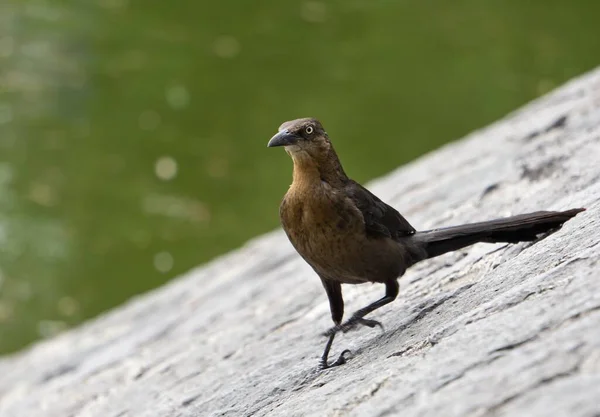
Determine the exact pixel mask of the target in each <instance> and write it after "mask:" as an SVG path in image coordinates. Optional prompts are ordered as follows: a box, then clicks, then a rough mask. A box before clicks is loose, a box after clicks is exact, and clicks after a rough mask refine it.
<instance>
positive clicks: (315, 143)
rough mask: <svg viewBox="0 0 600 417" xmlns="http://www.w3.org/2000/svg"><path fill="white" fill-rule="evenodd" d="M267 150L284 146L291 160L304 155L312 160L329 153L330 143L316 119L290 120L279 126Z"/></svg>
mask: <svg viewBox="0 0 600 417" xmlns="http://www.w3.org/2000/svg"><path fill="white" fill-rule="evenodd" d="M267 146H268V147H269V148H272V147H274V146H284V147H285V150H286V152H287V153H289V154H290V155H291V156H292V158H294V157H295V156H300V155H301V154H306V156H311V157H313V158H316V159H319V158H318V157H319V156H320V155H322V154H326V153H328V152H329V150H330V148H331V143H330V142H329V138H328V137H327V133H326V132H325V129H323V126H322V125H321V123H320V122H319V121H318V120H317V119H313V118H305V119H296V120H290V121H289V122H285V123H283V124H282V125H281V126H279V132H278V133H277V134H276V135H275V136H273V137H272V138H271V140H270V141H269V143H268V145H267Z"/></svg>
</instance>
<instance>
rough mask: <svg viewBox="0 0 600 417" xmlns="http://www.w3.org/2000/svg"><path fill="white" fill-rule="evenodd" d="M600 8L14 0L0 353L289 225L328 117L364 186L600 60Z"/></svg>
mask: <svg viewBox="0 0 600 417" xmlns="http://www.w3.org/2000/svg"><path fill="white" fill-rule="evenodd" d="M598 16H600V2H596V1H584V0H581V1H571V2H568V1H564V0H561V1H555V0H543V1H542V0H539V1H526V0H518V1H517V0H513V1H494V0H489V1H475V0H472V1H466V0H464V1H453V2H449V1H447V0H437V1H433V0H431V1H377V0H359V1H354V0H338V1H329V2H325V1H305V2H295V1H282V0H265V1H260V2H251V1H241V0H239V1H223V2H201V1H191V0H189V1H178V2H166V1H164V0H162V1H156V0H143V1H142V0H131V1H127V0H103V1H96V2H93V1H49V0H48V1H40V0H31V1H22V0H3V1H2V3H1V5H0V353H7V352H11V351H15V350H17V349H19V348H21V347H23V346H25V345H27V344H28V343H30V342H32V341H34V340H36V339H38V338H40V337H47V336H51V335H53V334H56V333H57V332H60V331H61V330H63V329H65V328H67V327H69V326H72V325H74V324H76V323H79V322H81V321H82V320H85V319H86V318H89V317H93V316H94V315H97V314H98V313H100V312H101V311H103V310H106V309H108V308H110V307H113V306H115V305H118V304H120V303H122V302H123V301H125V300H126V299H128V298H129V297H131V296H132V295H134V294H137V293H140V292H143V291H145V290H148V289H150V288H153V287H156V286H159V285H161V284H163V283H165V282H166V281H168V280H169V279H170V278H172V277H174V276H176V275H178V274H180V273H182V272H184V271H186V270H188V269H189V268H191V267H193V266H195V265H198V264H201V263H203V262H206V261H208V260H210V259H211V258H213V257H214V256H216V255H218V254H221V253H223V252H225V251H227V250H229V249H232V248H235V247H236V246H239V245H240V244H242V243H243V242H244V241H245V240H247V239H249V238H251V237H253V236H255V235H258V234H260V233H263V232H266V231H268V230H270V229H273V228H274V227H276V226H277V225H278V219H277V210H278V204H279V200H280V198H281V196H282V195H283V193H284V192H285V190H286V188H287V185H288V184H289V182H290V177H291V164H290V161H289V159H288V158H287V156H286V155H285V154H284V153H283V152H280V150H279V151H278V150H273V149H267V148H266V147H265V146H266V143H267V141H268V139H269V138H270V136H271V135H272V134H273V133H274V132H275V131H276V129H277V127H278V126H279V124H280V123H281V122H283V121H285V120H288V119H292V118H297V117H304V116H316V117H318V118H320V119H321V120H322V121H323V123H324V124H325V126H326V128H327V130H328V132H329V133H330V135H331V137H332V139H333V141H334V143H335V144H336V146H337V149H338V151H339V154H340V156H341V158H342V160H343V162H344V165H345V167H346V170H347V172H348V173H349V174H350V175H352V176H353V177H354V178H355V179H357V180H359V181H366V180H368V179H370V178H373V177H376V176H379V175H381V174H384V173H385V172H387V171H389V170H391V169H393V168H395V167H397V166H399V165H400V164H402V163H404V162H406V161H409V160H410V159H413V158H415V157H416V156H418V155H420V154H422V153H424V152H426V151H427V150H430V149H432V148H435V147H437V146H439V145H440V144H442V143H444V142H447V141H449V140H453V139H456V138H459V137H460V136H462V135H464V134H465V133H467V132H469V131H471V130H473V129H475V128H478V127H481V126H483V125H485V124H487V123H489V122H492V121H494V120H495V119H497V118H498V117H501V116H502V115H504V114H505V113H507V112H509V111H511V110H513V109H514V108H516V107H517V106H519V105H521V104H523V103H525V102H527V101H528V100H530V99H532V98H534V97H536V96H538V95H540V94H542V93H544V92H546V91H548V90H550V89H552V88H553V87H555V86H557V85H559V84H561V83H562V82H564V81H565V80H568V79H569V78H571V77H573V76H575V75H578V74H581V73H583V72H585V71H587V70H589V69H591V68H593V67H595V66H596V65H598V64H600V26H599V25H598Z"/></svg>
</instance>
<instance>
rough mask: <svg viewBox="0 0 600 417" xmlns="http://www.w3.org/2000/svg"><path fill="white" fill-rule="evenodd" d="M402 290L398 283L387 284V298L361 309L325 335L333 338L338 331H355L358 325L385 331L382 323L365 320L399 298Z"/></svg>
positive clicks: (394, 281)
mask: <svg viewBox="0 0 600 417" xmlns="http://www.w3.org/2000/svg"><path fill="white" fill-rule="evenodd" d="M399 290H400V286H399V285H398V281H396V280H393V281H390V282H388V283H386V284H385V296H384V297H383V298H380V299H379V300H377V301H375V302H373V303H371V304H369V305H368V306H366V307H363V308H361V309H360V310H358V311H356V312H355V313H354V314H353V315H352V316H351V317H350V318H349V319H348V320H347V321H346V322H345V323H344V324H342V325H339V326H334V327H332V328H331V329H329V330H328V331H327V332H326V333H325V334H326V335H327V336H331V335H332V334H335V333H337V332H338V331H340V330H341V331H343V332H344V333H345V332H347V331H348V330H352V329H354V328H355V327H356V326H357V325H358V324H362V325H363V326H368V327H375V326H379V327H381V328H382V329H383V326H382V324H381V323H380V322H378V321H376V320H368V319H365V318H364V316H366V315H367V314H369V313H372V312H373V311H375V310H377V309H378V308H380V307H383V306H384V305H386V304H389V303H391V302H392V301H394V300H395V299H396V297H397V296H398V291H399Z"/></svg>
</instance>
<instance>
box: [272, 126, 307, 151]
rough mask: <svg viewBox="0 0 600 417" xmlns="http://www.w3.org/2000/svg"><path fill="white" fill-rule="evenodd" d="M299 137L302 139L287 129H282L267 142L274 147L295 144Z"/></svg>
mask: <svg viewBox="0 0 600 417" xmlns="http://www.w3.org/2000/svg"><path fill="white" fill-rule="evenodd" d="M298 139H300V136H298V135H295V134H293V133H290V132H289V131H288V130H287V129H286V130H282V131H280V132H278V133H277V134H276V135H275V136H273V137H272V138H271V140H270V141H269V143H268V144H267V147H268V148H273V147H274V146H288V145H293V144H294V143H296V142H298Z"/></svg>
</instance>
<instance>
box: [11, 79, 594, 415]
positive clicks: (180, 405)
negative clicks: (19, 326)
mask: <svg viewBox="0 0 600 417" xmlns="http://www.w3.org/2000/svg"><path fill="white" fill-rule="evenodd" d="M400 133H401V132H394V133H393V134H400ZM259 145H260V144H259ZM260 146H262V145H260ZM265 152H266V150H265ZM398 152H399V153H400V152H402V146H401V144H400V142H399V145H398ZM281 157H282V158H283V157H285V156H284V155H282V156H281ZM290 169H291V166H290ZM347 169H348V171H349V172H351V171H352V167H347ZM283 174H285V173H283ZM370 188H371V189H372V191H373V192H375V194H377V195H379V196H380V197H381V198H382V199H384V200H386V201H388V202H390V203H391V204H393V205H394V206H395V207H397V208H398V209H399V210H400V211H401V212H402V213H403V214H405V215H406V217H407V218H408V219H409V220H410V221H411V223H412V224H413V225H414V226H416V227H418V228H420V229H425V228H431V227H437V226H442V225H452V224H458V223H463V222H468V221H478V220H485V219H490V218H494V217H498V216H506V215H511V214H518V213H523V212H527V211H535V210H539V209H556V210H559V209H568V208H571V207H581V206H584V207H587V208H588V211H587V212H584V213H581V214H580V215H578V216H577V217H576V218H574V219H573V220H571V221H569V222H568V223H566V224H565V226H564V227H563V229H562V230H560V231H558V232H556V233H554V234H551V235H550V236H548V237H546V238H545V239H543V240H541V241H538V242H536V243H534V244H518V245H512V246H511V245H486V244H478V245H476V246H473V247H471V248H468V249H465V250H462V251H460V252H458V253H452V254H448V255H444V256H442V257H439V258H436V259H433V260H430V261H426V262H423V263H421V264H419V265H417V266H415V267H414V268H413V269H411V270H409V272H408V273H407V274H406V275H405V276H404V277H403V278H402V279H401V281H400V285H401V292H400V296H399V298H398V299H397V300H396V301H395V302H394V303H392V304H391V305H389V306H387V307H385V308H383V309H381V310H378V311H377V312H376V313H375V315H374V318H377V319H378V320H381V321H382V322H383V323H384V324H385V331H384V332H381V330H379V329H367V328H361V329H359V330H357V331H354V332H352V333H348V334H346V335H344V336H341V337H339V338H338V339H337V340H336V342H335V344H334V351H333V352H332V354H333V355H336V354H337V353H339V352H340V351H341V349H344V348H349V349H351V350H352V351H353V357H352V358H351V360H350V361H349V363H348V364H346V365H344V366H342V367H339V368H335V369H331V370H327V371H325V372H319V371H317V363H318V359H319V356H320V354H321V351H322V349H323V344H324V342H325V340H324V338H323V337H322V336H321V335H320V332H321V331H323V330H325V329H327V328H328V327H329V326H330V324H331V323H330V318H329V311H328V303H327V300H326V297H325V294H324V291H323V289H322V287H321V284H320V282H319V280H318V279H317V277H316V276H315V275H314V273H313V272H312V271H311V270H310V268H309V267H308V266H307V265H305V264H304V262H303V261H302V260H301V259H300V257H299V256H298V255H296V254H295V252H294V251H293V249H292V247H291V246H290V244H289V243H288V242H287V239H286V238H285V236H284V235H283V233H282V232H281V231H276V232H274V233H270V234H268V235H266V236H263V237H260V238H258V239H256V240H254V241H252V242H249V243H248V244H247V245H245V246H244V247H243V248H241V249H239V250H237V251H234V252H232V253H230V254H228V255H225V256H223V257H221V258H219V259H216V260H215V261H213V262H211V263H210V264H208V265H205V266H202V267H200V268H198V269H196V270H193V271H191V272H189V273H188V274H186V275H185V276H182V277H180V278H178V279H176V280H174V281H173V282H171V283H169V284H168V285H165V286H164V287H162V288H159V289H157V290H155V291H153V292H150V293H148V294H145V295H142V296H139V297H137V298H136V299H134V300H132V301H131V302H129V303H127V304H126V305H124V306H122V307H120V308H117V309H115V310H113V311H111V312H109V313H106V314H104V315H102V316H101V317H99V318H97V319H95V320H92V321H90V322H88V323H86V324H84V325H82V326H80V327H78V328H76V329H73V330H71V331H68V332H66V333H64V334H62V335H60V336H58V337H56V338H54V339H51V340H47V341H44V342H41V343H38V344H36V345H35V346H33V347H32V348H30V349H28V350H26V351H23V352H21V353H18V354H16V355H13V356H9V357H5V358H3V359H2V360H0V416H2V417H21V416H22V417H31V416H36V417H37V416H40V417H41V416H47V417H67V416H98V417H111V416H120V417H124V416H136V417H143V416H250V415H256V416H265V415H269V416H342V415H344V416H345V415H348V416H387V415H402V416H403V417H409V416H435V417H439V416H461V417H462V416H509V415H510V416H548V415H552V416H555V417H556V416H571V417H573V416H598V415H600V264H599V260H600V257H599V254H600V245H599V242H600V227H599V226H600V220H599V212H600V70H596V71H594V72H591V73H589V74H587V75H585V76H582V77H581V78H579V79H576V80H574V81H571V82H569V83H568V84H566V85H565V86H563V87H561V88H559V89H558V90H557V91H555V92H553V93H551V94H549V95H547V96H545V97H543V98H541V99H539V100H537V101H535V102H533V103H531V104H529V105H527V106H525V107H524V108H523V109H521V110H519V111H517V112H515V113H513V114H511V115H509V116H508V117H506V118H505V119H504V120H501V121H499V122H498V123H495V124H493V125H492V126H490V127H487V128H485V129H482V130H480V131H477V132H475V133H473V134H471V135H469V136H467V137H466V138H464V139H463V140H460V141H457V142H455V143H452V144H449V145H447V146H444V147H443V148H441V149H439V150H437V151H435V152H432V153H430V154H428V155H426V156H424V157H422V158H420V159H418V160H417V161H415V162H413V163H410V164H408V165H406V166H403V167H401V168H399V169H398V170H396V171H395V172H392V173H391V174H389V175H387V176H386V177H384V178H381V179H379V180H377V181H375V182H373V183H371V184H370ZM266 215H271V216H276V215H277V207H273V212H272V213H270V214H266ZM344 292H345V297H346V300H347V307H346V311H347V312H352V311H353V310H355V309H357V308H359V307H362V306H364V305H365V304H366V303H368V302H369V301H371V300H374V299H375V298H378V297H379V296H380V295H381V294H382V292H383V288H381V287H380V286H377V285H365V286H358V287H346V288H345V289H344Z"/></svg>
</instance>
